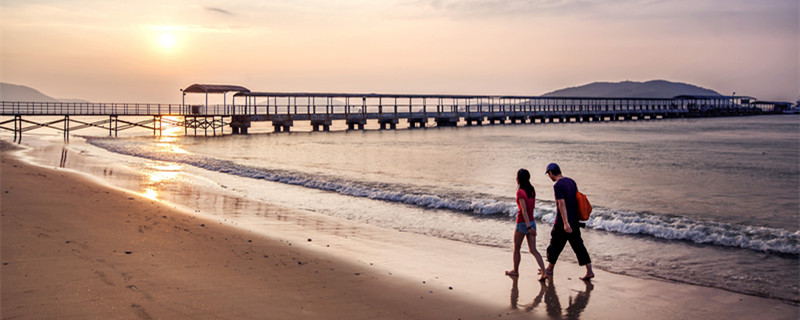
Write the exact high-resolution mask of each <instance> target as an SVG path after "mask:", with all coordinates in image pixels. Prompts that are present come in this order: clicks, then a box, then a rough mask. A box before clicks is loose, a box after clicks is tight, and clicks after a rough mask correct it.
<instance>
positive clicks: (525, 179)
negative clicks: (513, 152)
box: [517, 169, 536, 198]
mask: <svg viewBox="0 0 800 320" xmlns="http://www.w3.org/2000/svg"><path fill="white" fill-rule="evenodd" d="M517 182H518V183H519V188H520V189H522V190H525V193H526V194H527V195H528V198H536V189H534V188H533V185H532V184H531V173H530V172H528V170H526V169H519V171H517Z"/></svg>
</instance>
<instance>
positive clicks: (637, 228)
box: [87, 138, 800, 255]
mask: <svg viewBox="0 0 800 320" xmlns="http://www.w3.org/2000/svg"><path fill="white" fill-rule="evenodd" d="M87 142H88V143H89V144H91V145H94V146H96V147H99V148H103V149H106V150H108V151H111V152H115V153H119V154H124V155H130V156H135V157H140V158H145V159H151V160H158V161H167V162H175V163H182V164H187V165H192V166H195V167H198V168H202V169H206V170H210V171H216V172H220V173H225V174H231V175H236V176H240V177H246V178H253V179H263V180H268V181H273V182H279V183H285V184H291V185H298V186H303V187H307V188H314V189H319V190H325V191H330V192H336V193H339V194H343V195H347V196H354V197H364V198H370V199H376V200H383V201H390V202H397V203H404V204H409V205H415V206H420V207H424V208H430V209H448V210H454V211H460V212H465V213H470V214H477V215H484V216H504V217H513V216H514V215H515V214H516V212H517V206H516V204H514V203H513V200H509V199H505V200H504V199H492V198H489V197H470V196H468V195H467V196H465V195H463V194H455V193H454V194H447V193H446V192H442V191H441V190H437V191H435V192H426V190H423V189H420V188H419V187H417V186H403V185H398V184H385V183H373V182H368V181H353V180H348V179H342V178H338V177H333V176H324V175H317V174H313V175H312V174H308V173H304V172H299V171H292V170H283V169H270V168H263V167H253V166H247V165H242V164H237V163H235V162H233V161H230V160H222V159H216V158H212V157H207V156H202V155H197V154H189V153H174V152H168V151H161V150H159V149H158V148H153V147H152V146H151V145H150V144H149V143H144V142H137V141H131V140H119V139H108V138H87ZM420 190H421V191H420ZM534 216H535V217H536V218H537V219H540V220H542V221H544V222H546V223H550V224H553V223H554V222H555V207H554V206H553V203H552V202H547V201H539V204H538V205H537V207H536V208H535V211H534ZM586 226H587V228H590V229H596V230H604V231H609V232H614V233H621V234H638V235H647V236H652V237H656V238H660V239H667V240H685V241H691V242H695V243H701V244H713V245H719V246H725V247H738V248H745V249H752V250H758V251H764V252H773V253H782V254H793V255H800V231H795V232H791V231H787V230H783V229H776V228H768V227H755V226H746V225H735V224H726V223H720V222H714V221H704V220H699V219H694V218H689V217H679V216H665V215H656V214H650V213H642V212H631V211H624V210H612V209H608V208H600V207H596V208H595V210H594V212H593V213H592V216H591V218H590V219H589V221H587V223H586Z"/></svg>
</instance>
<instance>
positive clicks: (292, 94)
mask: <svg viewBox="0 0 800 320" xmlns="http://www.w3.org/2000/svg"><path fill="white" fill-rule="evenodd" d="M234 96H235V97H282V98H285V97H303V98H313V97H316V98H325V97H334V98H406V99H408V98H413V99H421V98H432V99H492V98H493V99H530V100H623V101H624V100H648V101H653V100H658V101H663V100H671V98H630V97H625V98H615V97H548V96H495V95H459V94H388V93H330V92H328V93H322V92H249V91H248V92H239V93H236V94H235V95H234Z"/></svg>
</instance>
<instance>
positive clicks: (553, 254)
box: [547, 227, 592, 266]
mask: <svg viewBox="0 0 800 320" xmlns="http://www.w3.org/2000/svg"><path fill="white" fill-rule="evenodd" d="M567 242H569V246H570V247H572V251H574V252H575V255H576V256H577V257H578V264H580V265H582V266H583V265H586V264H589V263H592V260H591V259H589V252H587V251H586V247H585V246H584V245H583V239H582V238H581V229H580V228H572V233H567V232H566V231H564V228H563V227H554V228H553V231H551V232H550V245H549V246H548V247H547V261H548V262H550V263H552V264H556V260H558V256H559V255H560V254H561V251H562V250H564V246H565V245H566V244H567Z"/></svg>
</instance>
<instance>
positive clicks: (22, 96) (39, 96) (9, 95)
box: [0, 82, 87, 102]
mask: <svg viewBox="0 0 800 320" xmlns="http://www.w3.org/2000/svg"><path fill="white" fill-rule="evenodd" d="M0 101H25V102H87V101H86V100H81V99H56V98H53V97H51V96H48V95H46V94H44V93H41V92H40V91H39V90H36V89H34V88H31V87H28V86H21V85H16V84H10V83H5V82H0Z"/></svg>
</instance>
